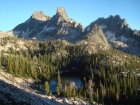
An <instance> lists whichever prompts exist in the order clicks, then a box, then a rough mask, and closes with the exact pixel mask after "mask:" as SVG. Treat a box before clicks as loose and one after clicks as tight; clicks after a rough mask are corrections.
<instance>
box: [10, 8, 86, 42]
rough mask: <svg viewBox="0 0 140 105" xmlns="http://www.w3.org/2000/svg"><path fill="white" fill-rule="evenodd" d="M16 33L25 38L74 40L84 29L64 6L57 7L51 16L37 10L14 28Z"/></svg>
mask: <svg viewBox="0 0 140 105" xmlns="http://www.w3.org/2000/svg"><path fill="white" fill-rule="evenodd" d="M13 31H14V34H17V35H18V36H20V37H21V36H22V37H24V38H25V39H32V38H36V39H37V40H56V39H64V40H67V41H70V42H74V41H75V39H76V38H77V37H79V35H80V34H81V33H82V32H83V31H84V28H83V26H82V25H81V24H79V23H77V22H75V21H74V20H72V19H70V18H69V17H68V16H67V14H66V12H65V9H64V8H57V12H56V14H55V15H54V16H53V17H52V18H50V17H49V16H45V15H44V14H43V12H35V13H34V14H33V15H32V16H31V18H29V19H28V20H27V21H26V22H25V23H22V24H20V25H18V26H17V27H15V28H14V29H13Z"/></svg>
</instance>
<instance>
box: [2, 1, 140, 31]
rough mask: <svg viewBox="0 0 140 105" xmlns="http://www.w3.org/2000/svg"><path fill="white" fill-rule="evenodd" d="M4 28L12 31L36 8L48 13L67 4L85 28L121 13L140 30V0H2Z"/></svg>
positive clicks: (52, 13)
mask: <svg viewBox="0 0 140 105" xmlns="http://www.w3.org/2000/svg"><path fill="white" fill-rule="evenodd" d="M0 5H1V6H0V30H1V31H3V32H6V31H9V30H12V29H13V28H14V27H15V26H17V25H18V24H20V23H23V22H25V21H26V20H27V19H29V18H30V16H31V15H32V14H33V12H35V11H44V13H45V14H46V15H47V16H51V17H52V16H53V15H55V14H56V10H57V7H64V8H65V10H66V13H67V15H68V16H69V17H70V18H72V19H74V20H75V21H76V22H78V23H81V24H82V25H83V26H84V27H86V26H88V25H89V24H90V23H91V22H93V21H95V20H96V19H98V18H99V17H104V18H107V17H109V16H110V15H120V16H121V18H122V19H123V18H125V19H126V21H127V23H128V24H129V26H130V27H131V28H132V29H137V30H140V0H0Z"/></svg>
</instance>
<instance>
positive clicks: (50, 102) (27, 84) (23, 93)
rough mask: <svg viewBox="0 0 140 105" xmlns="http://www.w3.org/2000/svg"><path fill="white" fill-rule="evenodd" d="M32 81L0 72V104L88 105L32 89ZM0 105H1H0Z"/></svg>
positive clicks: (88, 104) (77, 100) (79, 100)
mask: <svg viewBox="0 0 140 105" xmlns="http://www.w3.org/2000/svg"><path fill="white" fill-rule="evenodd" d="M33 83H34V80H32V79H20V78H17V77H14V76H12V75H11V74H8V73H6V72H4V71H3V70H0V103H2V104H6V105H13V104H20V105H26V104H29V105H90V103H89V102H85V101H83V100H81V99H79V98H76V100H74V99H73V98H66V97H63V98H58V97H56V96H54V95H52V96H48V95H46V94H45V93H43V92H40V91H38V90H35V89H32V88H31V85H32V84H33ZM0 105H1V104H0Z"/></svg>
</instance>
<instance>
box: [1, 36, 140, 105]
mask: <svg viewBox="0 0 140 105" xmlns="http://www.w3.org/2000/svg"><path fill="white" fill-rule="evenodd" d="M19 41H20V44H21V43H22V47H21V45H19V43H18V42H19ZM8 43H9V44H10V45H11V46H10V47H8V48H7V50H1V52H0V54H1V56H0V68H1V69H3V70H4V71H5V72H8V73H10V74H12V75H14V76H16V77H20V78H33V79H35V81H36V88H37V87H38V86H37V84H38V83H39V82H40V81H42V82H43V83H44V84H45V91H46V93H47V94H52V93H51V92H50V89H49V82H50V81H51V77H52V76H54V75H56V76H57V88H56V92H57V95H58V96H66V97H71V96H72V97H82V98H83V100H89V101H90V102H91V103H92V102H93V101H96V102H98V103H106V104H127V105H128V104H135V105H136V104H139V103H140V91H139V88H138V86H139V85H140V83H139V82H140V79H139V78H140V77H139V73H140V65H139V64H140V63H139V62H140V58H139V57H137V56H133V55H129V54H126V53H122V52H120V51H117V50H115V49H109V50H105V51H103V50H101V49H99V50H97V51H96V52H92V53H89V52H88V51H89V50H90V48H89V49H88V48H87V47H86V46H85V45H79V44H72V43H70V42H67V41H64V40H54V41H47V42H38V41H27V40H24V39H19V38H17V37H4V38H1V39H0V48H2V47H3V46H4V47H5V46H6V45H7V44H8ZM5 48H6V47H5ZM66 71H67V72H69V73H70V72H73V73H78V74H79V75H80V77H81V79H82V83H83V85H82V86H81V87H79V88H77V87H76V86H75V83H74V82H72V83H70V84H69V85H65V86H63V85H62V83H61V75H60V74H61V73H65V72H66ZM45 81H46V82H45Z"/></svg>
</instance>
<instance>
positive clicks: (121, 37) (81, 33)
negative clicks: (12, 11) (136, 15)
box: [13, 7, 140, 56]
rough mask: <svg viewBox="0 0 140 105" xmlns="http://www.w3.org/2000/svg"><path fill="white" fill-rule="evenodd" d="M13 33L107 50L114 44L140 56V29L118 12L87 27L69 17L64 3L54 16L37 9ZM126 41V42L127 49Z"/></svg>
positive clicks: (41, 39) (121, 49) (30, 37)
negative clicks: (132, 26)
mask: <svg viewBox="0 0 140 105" xmlns="http://www.w3.org/2000/svg"><path fill="white" fill-rule="evenodd" d="M95 24H97V25H95ZM96 26H99V27H100V28H99V27H98V28H97V27H96ZM98 29H99V30H98ZM94 31H96V33H95V32H94ZM13 33H14V34H15V35H18V36H19V37H24V38H25V39H29V40H31V39H36V40H40V41H48V40H58V39H61V40H66V41H68V42H71V43H79V44H83V45H86V46H87V48H88V49H91V50H95V49H97V48H100V49H102V50H104V49H108V48H109V47H108V46H111V47H113V48H116V49H118V50H120V51H124V52H127V53H131V54H135V55H138V56H140V54H139V52H140V47H139V45H140V42H139V41H140V31H138V30H132V29H131V28H130V26H129V25H128V24H127V21H126V20H125V19H121V17H120V16H119V15H115V16H112V15H110V16H109V17H108V18H98V19H97V20H96V21H94V22H92V23H91V24H90V25H88V26H87V27H86V28H84V27H83V26H82V25H81V24H80V23H77V22H76V21H74V20H73V19H71V18H69V17H68V15H67V14H66V11H65V9H64V8H63V7H59V8H57V11H56V14H55V15H54V16H53V17H49V16H46V15H45V14H44V13H43V12H42V11H41V12H34V13H33V15H32V16H31V17H30V18H29V19H28V20H27V21H25V22H24V23H22V24H19V25H17V26H16V27H15V28H14V29H13ZM106 39H107V41H106ZM112 41H113V42H112ZM108 42H109V45H108ZM93 43H94V44H93ZM114 43H115V47H114ZM118 43H119V45H118ZM120 43H122V45H120ZM99 45H100V46H99ZM124 45H126V46H127V47H125V49H124V47H123V46H124ZM90 46H93V48H91V47H90ZM116 46H118V47H116ZM121 46H122V47H121ZM126 49H127V50H126Z"/></svg>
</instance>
